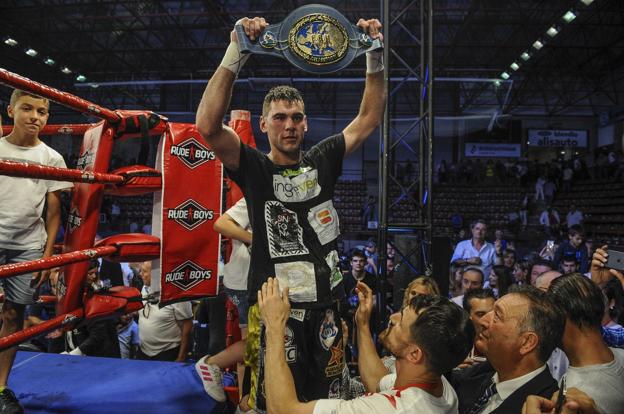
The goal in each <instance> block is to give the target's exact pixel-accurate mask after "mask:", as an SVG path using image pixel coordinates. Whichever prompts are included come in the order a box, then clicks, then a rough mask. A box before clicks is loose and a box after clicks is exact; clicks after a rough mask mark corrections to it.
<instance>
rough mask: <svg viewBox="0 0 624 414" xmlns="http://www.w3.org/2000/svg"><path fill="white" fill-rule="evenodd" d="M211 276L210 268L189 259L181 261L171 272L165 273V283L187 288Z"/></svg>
mask: <svg viewBox="0 0 624 414" xmlns="http://www.w3.org/2000/svg"><path fill="white" fill-rule="evenodd" d="M211 278H212V270H210V269H204V268H202V267H201V266H199V265H198V264H196V263H193V262H192V261H190V260H187V261H186V262H184V263H182V264H181V265H180V266H178V267H176V268H175V269H173V270H172V271H171V272H167V273H165V283H171V284H172V285H174V286H177V287H178V288H180V289H182V290H189V289H191V288H192V287H194V286H196V285H198V284H200V283H201V282H203V281H204V280H210V279H211Z"/></svg>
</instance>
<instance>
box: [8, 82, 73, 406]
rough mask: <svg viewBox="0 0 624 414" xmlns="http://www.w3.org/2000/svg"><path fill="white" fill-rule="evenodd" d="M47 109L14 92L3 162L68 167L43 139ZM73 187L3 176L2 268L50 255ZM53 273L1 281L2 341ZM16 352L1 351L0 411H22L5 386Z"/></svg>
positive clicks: (33, 97) (44, 101)
mask: <svg viewBox="0 0 624 414" xmlns="http://www.w3.org/2000/svg"><path fill="white" fill-rule="evenodd" d="M49 107H50V103H49V101H48V100H47V99H44V98H41V97H39V96H36V95H32V94H29V93H27V92H24V91H21V90H17V89H16V90H14V91H13V94H12V95H11V101H10V103H9V106H8V111H7V112H8V115H9V118H12V119H13V130H12V131H11V133H10V134H9V135H7V136H6V137H1V138H0V159H3V160H11V161H19V162H28V163H30V164H40V165H46V166H53V167H62V168H65V161H64V160H63V157H62V156H61V155H60V154H59V153H58V152H56V151H55V150H53V149H52V148H50V147H48V146H47V145H46V144H44V143H43V142H42V141H41V140H40V139H39V132H40V131H41V130H42V129H43V127H44V126H45V125H46V123H47V121H48V117H49ZM71 187H72V184H71V183H68V182H61V181H52V180H40V179H34V178H18V177H8V176H4V175H1V176H0V206H1V208H0V265H4V264H9V263H19V262H24V261H30V260H36V259H41V258H42V257H50V256H52V253H53V249H54V240H55V239H56V234H57V232H58V229H59V227H60V224H61V198H60V197H61V195H60V193H61V190H64V189H68V188H71ZM44 206H45V207H46V209H45V217H44V216H43V211H44ZM49 273H50V271H49V270H46V271H42V272H40V273H37V274H34V275H33V274H26V275H18V276H13V277H10V278H8V279H2V285H3V287H4V294H5V299H4V305H3V307H2V329H1V330H0V337H5V336H7V335H10V334H12V333H15V332H18V331H20V330H22V328H23V323H24V309H25V307H26V305H28V304H30V303H32V302H33V298H34V296H35V295H36V292H37V289H38V288H39V286H40V285H41V284H42V283H43V282H45V280H46V279H47V278H48V276H49ZM16 349H17V348H15V347H14V348H11V349H7V350H6V351H3V352H1V353H0V413H5V412H11V413H20V412H23V409H22V407H21V406H20V404H19V402H18V400H17V398H15V394H13V392H12V391H11V390H10V389H8V388H6V385H7V380H8V377H9V372H10V371H11V367H12V365H13V360H14V358H15V352H16Z"/></svg>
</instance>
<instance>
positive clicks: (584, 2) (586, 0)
mask: <svg viewBox="0 0 624 414" xmlns="http://www.w3.org/2000/svg"><path fill="white" fill-rule="evenodd" d="M593 2H594V0H581V3H583V4H584V5H586V6H589V5H590V4H592V3H593Z"/></svg>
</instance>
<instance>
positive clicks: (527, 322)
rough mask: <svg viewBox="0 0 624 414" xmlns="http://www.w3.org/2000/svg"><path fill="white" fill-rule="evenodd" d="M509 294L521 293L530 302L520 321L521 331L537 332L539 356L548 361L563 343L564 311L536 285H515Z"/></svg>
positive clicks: (542, 360)
mask: <svg viewBox="0 0 624 414" xmlns="http://www.w3.org/2000/svg"><path fill="white" fill-rule="evenodd" d="M509 294H514V295H520V296H522V297H523V298H524V299H526V300H527V301H528V302H529V310H528V312H527V313H526V315H524V316H522V318H521V319H520V321H519V327H520V331H521V332H526V331H533V332H535V333H536V334H537V336H538V337H539V345H538V357H539V359H540V361H541V362H546V361H547V360H548V358H550V354H552V352H553V351H554V350H555V348H556V347H558V346H560V344H561V338H562V337H563V328H564V326H565V317H564V315H563V312H562V311H561V309H560V308H559V307H558V306H557V305H556V304H555V303H554V302H553V301H552V300H551V299H550V297H549V295H548V294H547V293H546V292H544V291H541V290H539V289H538V288H536V287H534V286H530V285H521V286H513V287H512V289H510V291H509Z"/></svg>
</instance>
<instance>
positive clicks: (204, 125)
mask: <svg viewBox="0 0 624 414" xmlns="http://www.w3.org/2000/svg"><path fill="white" fill-rule="evenodd" d="M236 24H241V25H243V27H244V28H245V32H246V33H247V35H248V36H249V37H250V38H251V39H254V38H255V37H256V36H258V35H259V34H260V32H261V31H262V29H264V28H265V27H266V26H267V23H266V21H265V20H264V19H263V18H261V17H254V18H253V19H248V18H246V17H245V18H244V19H241V20H239V21H238V22H236ZM248 57H249V55H243V54H241V53H240V50H239V47H238V40H237V38H236V33H235V32H234V30H232V33H231V34H230V44H229V46H228V48H227V50H226V52H225V56H223V60H222V61H221V64H220V65H219V67H218V68H217V70H216V71H215V73H214V75H212V78H210V81H209V82H208V86H206V90H205V91H204V94H203V95H202V99H201V101H200V102H199V107H198V108H197V114H196V115H195V124H196V125H197V130H198V131H199V134H200V135H201V136H202V137H203V138H204V139H205V140H206V142H207V143H208V145H209V146H210V148H212V150H214V152H215V153H216V155H217V157H219V159H220V160H221V162H222V163H223V165H225V166H226V167H227V168H229V169H230V170H237V169H238V163H239V161H240V145H241V144H240V139H239V138H238V135H236V133H235V132H234V130H232V129H231V128H230V127H228V126H226V125H224V124H223V117H224V116H225V112H226V111H227V109H228V107H229V106H230V99H231V98H232V87H233V86H234V81H235V80H236V77H237V76H238V72H239V71H240V69H241V68H242V67H243V65H244V64H245V61H246V60H247V59H248Z"/></svg>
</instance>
